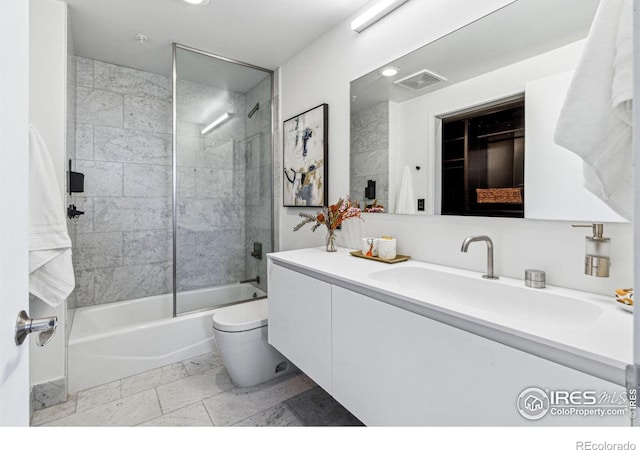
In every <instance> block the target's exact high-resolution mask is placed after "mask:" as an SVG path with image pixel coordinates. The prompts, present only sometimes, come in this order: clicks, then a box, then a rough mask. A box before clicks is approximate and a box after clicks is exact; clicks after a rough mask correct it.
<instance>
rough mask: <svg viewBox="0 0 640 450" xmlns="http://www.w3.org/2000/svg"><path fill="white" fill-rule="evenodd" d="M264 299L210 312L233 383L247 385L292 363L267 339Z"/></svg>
mask: <svg viewBox="0 0 640 450" xmlns="http://www.w3.org/2000/svg"><path fill="white" fill-rule="evenodd" d="M267 328H268V327H267V299H260V300H253V301H250V302H245V303H240V304H237V305H232V306H225V307H224V308H220V309H218V310H216V311H215V313H214V314H213V334H214V336H215V339H216V342H217V343H218V348H219V349H220V356H221V357H222V362H223V364H224V366H225V368H226V369H227V372H228V373H229V376H230V377H231V381H232V382H233V384H235V385H236V386H239V387H249V386H254V385H256V384H260V383H264V382H265V381H268V380H271V379H272V378H275V377H278V376H280V375H283V374H285V373H288V372H290V371H291V370H292V368H293V367H294V366H293V365H292V364H291V363H290V362H289V361H288V360H287V359H286V358H285V357H284V356H282V354H281V353H280V352H278V351H277V350H276V349H275V348H273V347H272V346H271V345H269V344H268V342H267Z"/></svg>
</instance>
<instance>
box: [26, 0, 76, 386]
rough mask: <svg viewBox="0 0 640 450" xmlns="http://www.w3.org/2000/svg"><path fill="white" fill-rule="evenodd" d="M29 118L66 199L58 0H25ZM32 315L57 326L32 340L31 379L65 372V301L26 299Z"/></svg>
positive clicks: (62, 13) (63, 34)
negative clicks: (43, 342) (44, 338)
mask: <svg viewBox="0 0 640 450" xmlns="http://www.w3.org/2000/svg"><path fill="white" fill-rule="evenodd" d="M29 8H30V11H29V121H30V122H31V123H32V124H33V125H35V126H36V127H37V128H38V130H39V131H40V133H41V134H42V137H43V139H44V141H45V143H46V144H47V148H48V149H49V151H50V152H51V157H52V159H53V163H54V165H55V167H56V169H57V175H58V183H59V185H60V196H61V198H62V199H63V202H64V201H66V196H65V189H66V181H65V178H66V167H65V166H66V164H65V163H66V150H65V148H66V147H65V145H66V137H65V132H66V123H65V119H66V79H67V66H66V64H67V5H66V3H62V2H59V1H57V0H31V1H30V2H29ZM29 309H30V311H29V315H30V316H31V317H35V318H38V317H48V316H57V317H58V329H57V331H56V335H55V336H54V338H53V340H52V341H51V342H50V343H49V344H48V345H47V346H46V347H37V346H36V345H35V339H29V340H30V345H31V385H32V386H33V385H37V384H41V383H44V382H47V381H51V380H56V379H60V378H62V377H64V376H65V353H66V351H65V320H66V305H65V304H62V305H61V306H59V307H57V308H51V307H49V306H48V305H46V304H45V303H44V302H42V301H40V300H39V299H34V300H31V302H30V308H29Z"/></svg>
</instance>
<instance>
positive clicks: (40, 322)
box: [15, 311, 58, 347]
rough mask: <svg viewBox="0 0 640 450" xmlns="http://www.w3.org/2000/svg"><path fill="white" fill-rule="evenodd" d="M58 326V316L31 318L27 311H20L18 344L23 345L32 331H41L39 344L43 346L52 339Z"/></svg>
mask: <svg viewBox="0 0 640 450" xmlns="http://www.w3.org/2000/svg"><path fill="white" fill-rule="evenodd" d="M57 327H58V318H57V317H56V316H52V317H45V318H42V319H30V318H29V315H28V314H27V313H26V311H20V313H19V314H18V319H17V320H16V337H15V341H16V345H22V343H23V342H24V341H25V339H27V336H29V335H30V334H31V333H39V334H38V341H37V344H38V346H40V347H43V346H45V345H47V344H48V343H49V341H51V339H52V338H53V335H54V333H55V332H56V328H57Z"/></svg>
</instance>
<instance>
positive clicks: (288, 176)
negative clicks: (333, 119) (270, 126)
mask: <svg viewBox="0 0 640 450" xmlns="http://www.w3.org/2000/svg"><path fill="white" fill-rule="evenodd" d="M328 125H329V105H328V104H326V103H322V104H321V105H318V106H316V107H315V108H311V109H309V110H307V111H305V112H303V113H300V114H298V115H297V116H294V117H292V118H290V119H287V120H285V121H284V123H283V127H282V136H283V146H282V147H283V158H282V161H283V163H282V168H283V177H282V179H283V194H282V196H283V199H282V200H283V206H300V207H305V206H312V207H322V206H328V205H329V203H328V197H329V186H328V180H329V166H328V157H329V130H328Z"/></svg>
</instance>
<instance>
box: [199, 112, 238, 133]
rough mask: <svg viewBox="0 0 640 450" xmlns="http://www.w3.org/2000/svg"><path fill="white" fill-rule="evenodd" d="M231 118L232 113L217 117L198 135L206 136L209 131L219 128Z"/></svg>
mask: <svg viewBox="0 0 640 450" xmlns="http://www.w3.org/2000/svg"><path fill="white" fill-rule="evenodd" d="M232 117H233V114H232V113H230V112H227V113H224V114H223V115H221V116H220V117H218V118H217V119H216V120H214V121H213V122H211V123H210V124H209V125H207V126H206V127H204V129H203V130H202V131H201V132H200V134H207V133H208V132H209V131H211V130H213V129H214V128H215V127H219V126H220V125H222V124H223V123H225V122H226V121H227V120H229V119H231V118H232Z"/></svg>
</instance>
